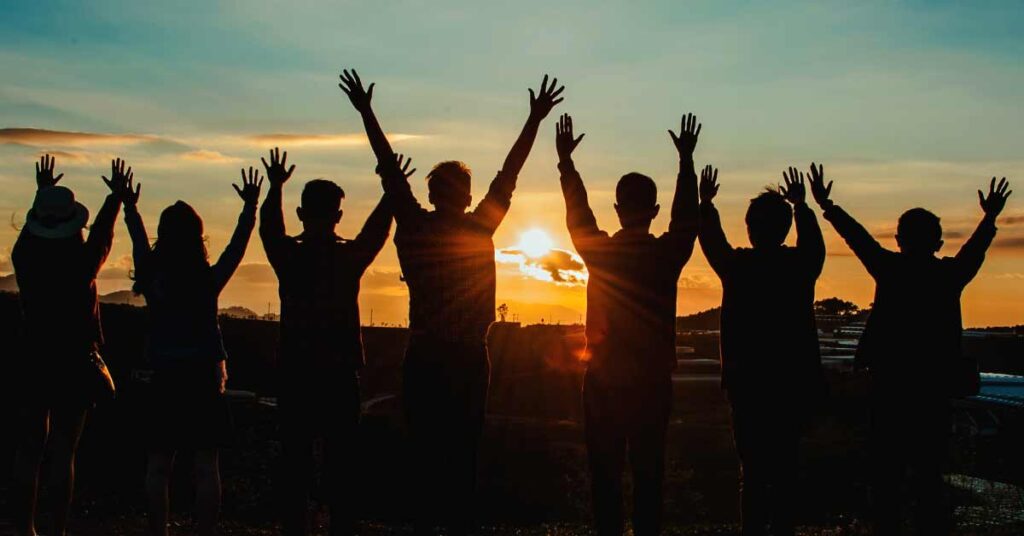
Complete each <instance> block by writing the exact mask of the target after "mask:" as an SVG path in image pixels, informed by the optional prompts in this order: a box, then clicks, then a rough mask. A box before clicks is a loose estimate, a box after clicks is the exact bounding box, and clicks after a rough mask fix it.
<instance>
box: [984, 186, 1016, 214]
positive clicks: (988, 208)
mask: <svg viewBox="0 0 1024 536" xmlns="http://www.w3.org/2000/svg"><path fill="white" fill-rule="evenodd" d="M1009 188H1010V183H1008V182H1006V177H1003V178H1002V179H1000V180H999V184H996V178H995V177H992V182H990V183H989V185H988V196H985V195H984V194H983V193H982V192H981V190H978V201H979V202H980V203H981V209H982V210H984V211H985V215H986V216H990V217H992V218H995V217H996V216H998V215H999V213H1000V212H1002V211H1003V207H1005V206H1006V198H1007V197H1010V194H1012V193H1013V190H1009V191H1007V190H1008V189H1009Z"/></svg>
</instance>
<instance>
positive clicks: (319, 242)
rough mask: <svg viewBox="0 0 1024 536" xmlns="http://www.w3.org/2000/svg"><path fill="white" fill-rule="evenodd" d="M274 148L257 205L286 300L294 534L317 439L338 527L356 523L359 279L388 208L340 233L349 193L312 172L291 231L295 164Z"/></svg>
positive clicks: (386, 226) (284, 411)
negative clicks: (353, 231)
mask: <svg viewBox="0 0 1024 536" xmlns="http://www.w3.org/2000/svg"><path fill="white" fill-rule="evenodd" d="M287 159H288V153H287V152H285V153H284V154H283V155H282V154H281V152H280V150H278V149H274V150H273V151H271V153H270V163H269V164H268V163H267V161H266V160H263V165H264V166H265V167H266V169H267V178H268V179H269V180H270V191H269V193H268V194H267V198H266V200H265V201H264V203H263V208H262V209H261V211H260V238H262V239H263V247H264V249H265V250H266V252H267V259H268V260H269V261H270V265H271V266H273V267H274V272H275V273H276V274H277V279H278V284H279V287H278V291H279V294H280V297H281V342H280V344H281V347H280V351H279V357H278V372H279V379H278V381H279V392H278V408H279V412H280V413H279V418H280V433H281V447H282V458H283V464H282V468H281V470H282V477H283V478H282V480H283V481H282V484H283V487H282V490H281V497H282V500H283V505H282V507H283V512H282V515H283V519H282V521H283V525H284V533H285V534H286V535H287V536H297V535H306V534H308V533H309V513H308V508H309V506H308V502H309V495H310V486H311V481H312V476H313V446H314V443H315V442H316V441H317V440H320V441H321V442H322V445H323V450H322V451H323V454H324V463H325V468H324V471H323V488H324V489H325V490H326V493H327V501H328V506H329V507H330V513H331V534H332V535H340V534H349V533H351V532H352V529H353V521H354V520H353V512H352V507H353V504H352V493H353V491H354V490H353V487H354V486H355V482H354V481H353V478H352V476H353V475H352V473H353V469H354V464H355V463H357V460H356V459H355V448H354V447H355V445H356V437H355V435H356V432H357V429H358V426H359V412H360V406H359V376H358V371H359V369H360V368H361V367H362V366H363V363H364V357H363V339H362V333H361V331H360V329H359V302H358V297H359V280H360V278H362V276H363V272H365V271H366V268H367V267H368V266H369V265H370V263H371V262H373V259H374V257H376V256H377V253H378V252H379V251H380V249H381V248H382V247H383V246H384V243H385V242H386V241H387V238H388V233H389V232H390V230H391V210H390V209H389V207H388V205H387V203H386V202H385V201H384V200H383V199H382V200H381V202H380V203H378V205H377V207H376V208H375V209H374V210H373V212H372V213H371V214H370V216H369V218H367V220H366V223H365V224H364V225H363V229H362V231H360V233H359V235H358V236H356V237H355V238H354V239H352V240H347V239H344V238H341V237H340V236H338V235H337V234H336V233H335V227H336V226H337V225H338V222H339V221H341V215H342V210H341V201H342V199H344V197H345V192H344V191H343V190H342V189H341V188H340V187H339V186H338V185H337V184H335V183H333V182H331V181H328V180H324V179H314V180H311V181H309V182H307V183H306V185H305V187H303V189H302V201H301V203H302V204H301V206H299V207H298V208H297V209H296V213H297V214H298V216H299V220H301V221H302V234H300V235H298V236H294V237H293V236H288V235H287V234H285V226H284V213H283V211H282V208H281V194H282V188H283V186H284V183H285V182H286V181H288V179H289V177H291V175H292V172H293V171H294V170H295V166H294V165H293V166H291V167H286V163H287Z"/></svg>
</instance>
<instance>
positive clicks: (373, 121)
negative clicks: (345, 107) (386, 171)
mask: <svg viewBox="0 0 1024 536" xmlns="http://www.w3.org/2000/svg"><path fill="white" fill-rule="evenodd" d="M338 78H339V79H340V80H341V83H339V84H338V87H340V88H341V90H342V91H344V92H345V95H347V96H348V100H349V101H351V102H352V107H353V108H355V109H356V111H357V112H359V115H360V117H362V118H363V128H365V129H366V137H367V138H369V140H370V148H371V149H373V154H374V156H376V157H377V163H378V164H379V163H381V162H384V161H386V160H388V159H391V158H394V151H392V150H391V143H389V142H388V137H387V136H386V135H385V134H384V129H382V128H381V126H380V123H379V122H378V121H377V115H376V114H374V113H373V107H372V106H371V105H370V101H371V100H372V99H373V88H374V86H375V85H376V84H373V83H371V84H370V87H368V88H366V89H363V81H362V80H360V79H359V73H357V72H356V70H355V69H352V71H349V70H348V69H346V70H344V71H342V73H341V75H339V76H338Z"/></svg>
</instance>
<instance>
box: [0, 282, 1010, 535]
mask: <svg viewBox="0 0 1024 536" xmlns="http://www.w3.org/2000/svg"><path fill="white" fill-rule="evenodd" d="M5 309H6V307H5V303H4V301H3V298H2V297H0V313H2V312H3V311H4V310H5ZM7 310H8V311H9V309H7ZM104 315H105V316H104V320H105V325H106V326H107V328H106V329H107V336H108V340H109V341H110V344H108V347H107V348H106V349H105V350H106V356H107V358H108V361H109V362H110V365H111V368H112V369H113V370H114V371H115V374H116V375H117V376H118V380H119V386H120V395H119V399H118V400H117V401H115V402H113V403H110V404H108V405H106V406H101V407H99V408H97V409H96V410H95V411H94V412H93V414H92V416H91V418H90V422H89V424H88V427H87V430H86V433H85V436H84V437H83V440H82V445H81V449H80V456H79V463H78V467H79V474H78V477H79V479H78V486H77V496H76V501H75V506H74V513H73V518H74V523H73V529H74V531H73V532H72V534H75V535H82V536H87V535H97V536H99V535H111V536H115V535H122V534H125V535H127V534H142V533H143V531H144V527H145V514H144V510H145V503H144V496H143V493H142V484H143V470H144V467H145V454H144V452H143V449H142V448H141V445H140V443H139V439H138V435H137V433H136V431H137V430H138V428H139V423H141V422H142V420H143V419H144V418H145V413H144V405H142V404H140V403H139V401H140V400H141V399H142V396H143V394H144V392H145V389H146V385H145V383H144V382H141V381H139V378H140V377H141V376H143V374H140V373H139V372H140V371H143V370H144V369H145V363H144V362H143V361H141V359H140V358H139V356H140V355H141V352H140V351H139V348H140V347H141V344H142V341H141V337H140V335H138V334H139V333H141V332H142V330H141V329H139V328H140V327H141V322H143V321H144V315H143V312H142V311H141V310H138V309H134V308H128V307H123V306H122V307H116V306H115V307H106V308H105V309H104ZM8 318H10V317H8ZM0 325H6V326H8V327H9V326H10V323H7V324H3V323H0ZM275 328H276V325H275V324H273V323H268V322H259V321H240V320H228V319H226V320H225V321H224V332H225V339H226V343H227V346H228V349H229V352H230V354H231V355H232V361H231V364H230V367H231V376H232V387H234V388H235V389H246V390H247V391H253V392H256V393H259V396H254V395H253V394H252V393H239V394H238V395H237V396H235V397H234V398H233V400H234V402H233V409H234V415H235V420H236V438H235V442H234V444H233V445H232V446H231V448H227V449H225V450H224V451H223V452H222V462H221V463H222V466H221V467H222V473H223V480H224V503H223V516H222V520H223V521H222V524H221V526H222V533H223V534H225V535H229V536H233V535H239V536H240V535H269V534H276V533H277V532H276V530H275V517H276V510H275V504H276V498H275V495H274V493H275V491H274V485H273V483H274V481H275V478H276V475H277V472H278V469H277V466H276V457H277V453H278V451H279V449H280V446H279V443H278V442H277V441H276V431H275V424H274V414H275V408H274V407H273V405H272V404H269V403H268V402H269V401H268V400H266V399H263V398H259V397H263V396H269V395H273V391H274V384H273V377H274V375H273V359H274V358H273V352H272V349H273V348H274V347H275V344H276V330H275ZM364 337H365V339H366V346H367V354H368V360H369V362H370V363H369V366H368V367H367V369H366V370H365V371H364V373H363V386H364V391H365V392H364V399H365V400H371V399H373V400H376V402H374V403H372V404H370V405H369V408H368V411H367V415H366V418H365V419H364V422H363V425H362V433H361V437H360V445H361V448H362V456H361V459H360V463H359V466H360V470H361V474H360V475H359V478H358V481H357V482H354V483H353V485H354V486H357V487H358V489H359V490H360V492H361V497H362V500H361V504H360V505H359V507H360V510H361V512H362V515H361V518H362V519H364V520H366V521H365V522H364V523H363V524H362V525H361V529H362V530H361V533H364V534H407V533H408V534H411V526H410V525H409V524H408V519H409V518H408V514H407V513H408V511H409V508H408V497H407V494H406V489H407V484H406V479H405V475H406V474H407V473H408V471H407V467H406V462H405V460H406V458H407V456H406V453H405V452H404V450H403V449H404V444H405V443H404V441H403V434H404V430H403V428H402V424H401V418H400V417H399V415H400V403H399V400H398V399H397V398H396V397H393V395H394V394H395V393H397V392H398V389H399V386H398V383H397V381H398V377H399V375H398V374H397V366H398V363H399V362H400V359H401V352H402V348H403V347H404V344H405V333H404V331H402V330H395V329H380V328H370V329H366V330H365V331H364ZM490 342H491V350H492V362H493V372H492V378H493V379H492V389H491V397H490V401H489V404H490V406H489V408H490V415H489V418H488V421H487V425H486V429H485V434H484V440H483V442H482V449H483V450H482V454H481V466H480V480H479V491H478V494H477V511H478V514H479V515H478V519H479V521H480V522H481V525H482V526H483V528H482V530H481V534H483V535H512V534H515V535H524V536H529V535H534V534H553V535H561V534H565V535H575V534H586V533H589V531H588V528H587V521H588V519H589V490H588V485H587V475H586V465H585V451H584V446H583V434H582V429H581V427H580V425H579V394H578V393H579V387H580V380H581V370H582V369H581V367H580V365H579V362H578V360H577V359H576V358H575V355H576V352H577V351H578V350H579V348H580V345H581V342H582V338H581V336H580V332H579V329H578V328H562V327H555V326H533V327H528V328H522V329H520V328H515V327H512V326H505V327H503V328H502V329H497V330H495V332H494V333H493V334H492V340H491V341H490ZM689 342H694V344H692V345H693V346H697V347H702V346H705V345H706V344H707V341H689ZM683 372H684V373H685V374H683V376H682V377H680V378H679V379H678V381H677V382H676V383H675V404H674V407H675V409H674V413H673V421H672V425H671V427H670V431H669V449H668V460H667V469H668V474H667V480H666V503H665V509H666V524H667V528H666V532H667V533H668V534H680V535H705V534H707V535H711V534H734V533H736V532H735V531H736V528H737V527H736V512H737V493H736V484H737V478H738V474H737V466H736V457H735V451H734V449H733V446H732V438H731V434H730V428H729V418H728V412H727V407H726V406H725V404H724V399H723V397H722V394H721V391H720V389H719V387H718V382H717V377H716V376H715V374H714V370H713V369H709V368H708V366H707V364H706V363H704V364H701V363H698V362H694V363H693V364H691V365H688V366H686V367H685V368H684V370H683ZM830 380H831V384H832V397H831V399H830V401H829V402H828V404H827V405H826V406H824V407H822V408H821V415H822V416H821V418H820V419H819V421H818V422H817V424H816V426H815V427H814V428H813V429H812V430H811V431H810V432H809V434H808V436H807V438H806V440H805V442H804V454H805V455H804V462H803V464H802V467H801V474H800V478H801V481H802V483H803V486H802V489H803V496H802V497H801V502H800V517H799V519H800V521H801V523H802V524H804V525H805V528H804V530H803V531H802V532H801V534H805V535H840V534H841V535H855V534H866V532H865V531H864V530H863V525H862V522H861V521H860V520H861V519H863V517H864V513H865V511H866V506H867V490H866V485H865V481H864V478H863V476H864V474H865V471H864V459H863V455H862V453H863V451H864V450H863V441H864V433H863V432H864V428H865V424H866V416H865V414H864V411H863V409H862V408H863V407H864V406H863V401H862V398H861V397H862V383H861V382H860V378H859V377H857V376H856V375H855V374H853V373H851V372H849V371H843V370H832V371H831V373H830ZM8 417H9V415H5V414H3V413H2V412H0V419H6V418H8ZM997 417H998V418H1000V419H1002V420H1004V421H1006V422H1008V423H1009V425H1010V427H1011V428H1012V429H1016V430H1021V429H1024V426H1021V424H1024V423H1021V417H1020V416H1019V415H1015V414H1005V415H998V416H997ZM961 418H969V417H965V416H961ZM1019 436H1020V434H1016V435H1014V436H1011V437H997V438H992V437H989V438H986V437H973V436H965V435H963V434H961V436H960V437H959V439H958V440H957V441H956V443H955V446H954V448H953V449H952V450H951V455H952V456H951V457H952V459H953V460H954V462H953V464H952V466H951V476H950V482H951V490H952V491H953V492H954V497H955V501H956V503H957V505H958V510H957V519H958V522H959V528H958V532H957V533H958V534H985V535H996V534H1000V535H1001V534H1024V511H1022V506H1024V491H1022V488H1021V487H1017V486H1019V485H1021V484H1024V478H1022V476H1024V471H1022V469H1021V467H1020V465H1021V464H1020V463H1019V460H1018V459H1019V458H1020V453H1021V452H1024V450H1022V448H1021V447H1022V446H1024V441H1022V440H1021V438H1020V437H1019ZM0 458H2V459H7V460H9V459H11V458H10V441H8V440H6V438H5V439H4V440H3V441H0ZM8 471H9V465H8V464H4V466H3V467H0V490H2V489H3V488H6V486H7V482H8V478H9V472H8ZM176 472H177V474H176V476H175V479H174V484H172V486H173V489H172V495H173V510H174V511H175V516H174V519H175V526H174V531H173V533H174V534H189V533H194V530H192V529H193V527H192V525H191V524H190V520H189V509H190V504H191V499H192V497H191V495H192V492H191V489H190V488H191V473H190V460H189V457H188V455H187V453H183V455H181V456H180V458H179V463H178V464H177V467H176ZM962 475H972V476H974V477H983V478H984V480H982V479H974V478H970V477H966V476H962ZM1000 482H1006V483H1008V484H1002V483H1000ZM627 491H628V484H627ZM6 495H7V494H6V493H3V494H2V497H3V498H6ZM627 504H628V502H627ZM0 513H6V509H5V505H4V504H0ZM316 515H317V519H318V521H320V526H321V530H320V532H319V533H320V534H325V532H324V530H323V523H324V522H326V514H325V513H324V512H323V511H322V510H320V509H318V510H317V514H316ZM47 526H48V525H47V523H46V522H45V520H41V522H40V529H41V533H42V534H47V532H46V528H47ZM0 534H4V529H3V524H2V522H0Z"/></svg>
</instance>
